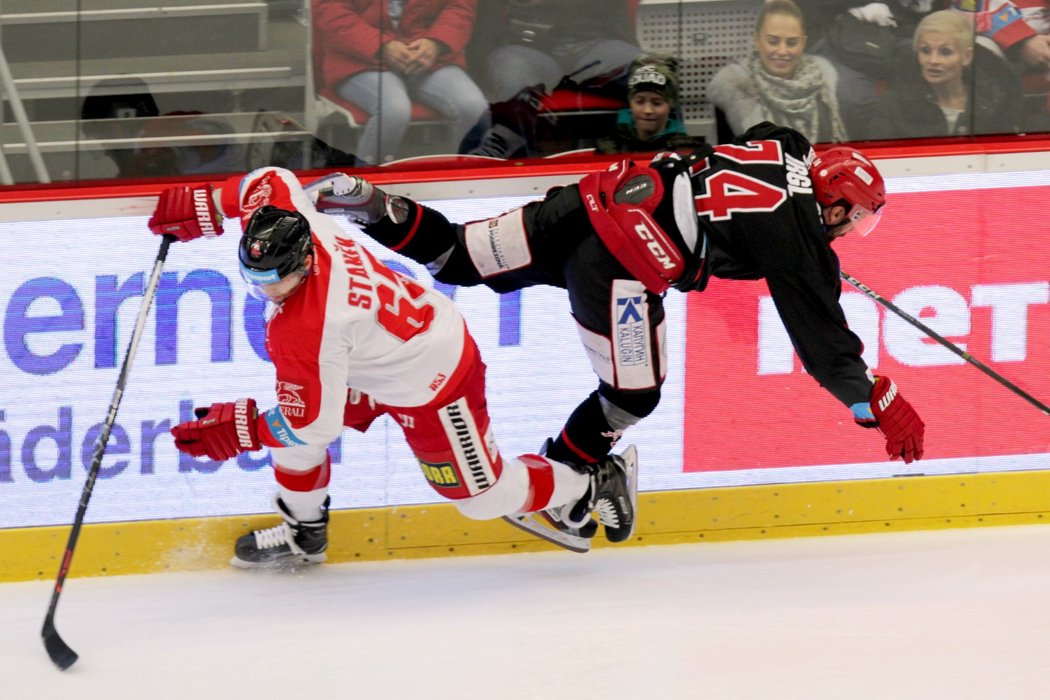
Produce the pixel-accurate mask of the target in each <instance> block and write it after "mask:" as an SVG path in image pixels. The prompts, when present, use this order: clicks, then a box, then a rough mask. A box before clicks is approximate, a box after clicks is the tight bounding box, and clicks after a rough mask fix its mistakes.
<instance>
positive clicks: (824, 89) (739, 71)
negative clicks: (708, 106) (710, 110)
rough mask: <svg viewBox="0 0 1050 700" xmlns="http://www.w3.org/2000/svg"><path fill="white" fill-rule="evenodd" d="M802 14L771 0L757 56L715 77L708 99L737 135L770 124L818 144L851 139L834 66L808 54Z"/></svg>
mask: <svg viewBox="0 0 1050 700" xmlns="http://www.w3.org/2000/svg"><path fill="white" fill-rule="evenodd" d="M805 50H806V33H805V29H804V26H803V21H802V12H801V10H799V8H798V5H796V4H795V3H794V1H793V0H768V2H766V4H765V5H764V6H763V7H762V11H761V12H760V13H759V16H758V22H757V24H756V29H755V52H754V53H753V54H752V55H751V56H750V57H749V58H747V59H744V60H741V61H739V62H737V63H731V64H729V65H727V66H725V67H724V68H722V69H721V70H720V71H718V73H717V74H715V77H714V78H713V79H712V80H711V84H710V85H709V86H708V88H707V96H708V99H710V100H711V102H712V103H713V104H714V105H715V107H716V108H718V109H719V110H721V111H722V113H723V114H724V115H725V119H726V121H727V122H728V126H729V128H730V130H732V132H733V133H734V134H741V133H743V132H744V131H746V130H747V129H748V127H751V126H753V125H755V124H758V123H760V122H763V121H770V122H773V123H775V124H779V125H781V126H789V127H791V128H793V129H796V130H798V131H800V132H802V134H803V135H804V136H805V137H806V138H807V139H809V140H810V141H812V142H814V143H828V142H833V141H845V140H847V138H848V137H847V135H846V129H845V127H844V126H843V124H842V117H841V116H840V114H839V106H838V100H837V98H836V97H835V94H836V92H835V89H836V83H837V82H838V77H837V75H836V73H835V69H834V68H832V66H831V64H830V63H829V62H828V61H827V60H825V59H823V58H821V57H819V56H811V55H809V54H807V53H805Z"/></svg>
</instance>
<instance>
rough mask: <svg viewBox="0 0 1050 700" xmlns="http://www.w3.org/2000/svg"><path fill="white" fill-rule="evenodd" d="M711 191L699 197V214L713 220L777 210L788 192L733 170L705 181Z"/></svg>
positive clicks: (697, 205)
mask: <svg viewBox="0 0 1050 700" xmlns="http://www.w3.org/2000/svg"><path fill="white" fill-rule="evenodd" d="M704 184H705V185H706V186H707V194H702V195H699V196H698V197H696V213H697V214H698V215H699V216H707V217H710V218H711V220H712V221H721V220H723V219H728V218H730V217H731V216H732V215H733V214H734V213H735V212H746V211H752V212H758V211H773V210H774V209H776V208H777V207H779V206H780V205H781V204H782V203H783V201H784V200H785V199H787V192H785V191H784V190H782V189H780V188H779V187H774V186H773V185H770V184H769V183H767V182H763V181H761V180H759V179H757V178H753V177H751V176H749V175H744V174H743V173H738V172H734V171H732V170H719V171H718V172H717V173H715V174H714V175H711V176H710V177H709V178H707V179H706V180H705V181H704Z"/></svg>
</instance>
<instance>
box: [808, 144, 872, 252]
mask: <svg viewBox="0 0 1050 700" xmlns="http://www.w3.org/2000/svg"><path fill="white" fill-rule="evenodd" d="M809 175H810V177H811V178H812V180H813V189H814V191H815V192H816V196H817V201H818V202H819V203H820V204H821V205H822V206H825V207H830V206H833V205H835V204H843V205H844V206H845V207H846V210H847V212H846V218H847V219H848V220H849V221H851V222H852V223H853V228H854V229H855V230H856V231H858V232H859V233H860V234H861V235H862V236H866V235H867V234H868V233H870V232H871V230H872V229H873V228H875V225H876V224H877V223H878V220H879V216H878V211H879V210H880V209H881V208H882V206H883V205H884V204H886V183H885V182H884V181H883V179H882V175H880V174H879V170H878V168H876V167H875V164H874V163H872V162H871V161H870V160H868V158H867V157H866V156H864V155H863V154H862V153H860V152H859V151H857V150H855V149H852V148H848V147H845V146H835V147H833V148H829V149H828V150H826V151H824V152H823V153H821V154H820V155H819V156H817V157H816V159H815V160H814V161H813V164H812V165H810V166H809Z"/></svg>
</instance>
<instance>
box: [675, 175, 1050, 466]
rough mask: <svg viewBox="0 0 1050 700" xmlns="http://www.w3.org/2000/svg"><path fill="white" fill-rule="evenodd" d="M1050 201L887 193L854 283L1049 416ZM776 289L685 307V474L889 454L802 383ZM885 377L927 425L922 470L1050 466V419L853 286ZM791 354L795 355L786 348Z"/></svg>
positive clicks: (723, 291) (859, 248) (993, 193)
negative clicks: (965, 461)
mask: <svg viewBox="0 0 1050 700" xmlns="http://www.w3.org/2000/svg"><path fill="white" fill-rule="evenodd" d="M1048 202H1050V187H1046V186H1039V187H1015V188H1002V189H981V190H954V191H945V192H922V193H907V194H891V195H890V197H889V203H888V205H887V206H886V208H885V210H884V211H885V213H884V215H883V218H882V223H881V224H880V225H879V227H878V228H877V229H876V230H875V231H874V232H873V233H872V234H871V235H870V236H868V237H867V238H859V237H857V236H855V235H849V236H846V237H845V238H843V239H840V240H839V241H837V242H836V243H835V247H836V250H837V252H838V254H839V257H840V259H841V260H842V267H843V269H844V270H845V271H846V272H848V273H849V274H851V275H853V276H855V277H857V278H858V279H860V280H861V281H862V282H864V283H865V284H867V285H868V286H870V287H871V288H872V289H874V290H875V291H876V292H878V293H879V294H880V295H882V296H883V297H885V298H886V299H888V300H890V301H892V302H894V303H895V304H897V306H899V307H901V308H902V309H903V310H905V311H907V312H908V313H910V314H911V315H912V316H915V317H916V318H918V319H920V320H921V321H922V322H923V323H925V324H927V325H928V326H930V327H931V328H932V329H933V330H935V331H936V332H938V333H939V334H941V335H942V336H944V337H945V338H947V339H948V340H950V341H952V342H953V343H956V344H958V345H960V346H961V347H962V348H963V349H964V350H966V351H967V352H969V353H971V354H972V355H973V356H974V357H976V358H978V359H980V360H981V361H982V362H984V363H985V364H987V365H988V366H989V367H991V368H992V369H994V370H995V371H996V372H998V373H1000V374H1001V375H1003V376H1004V377H1006V378H1007V379H1009V380H1010V381H1012V382H1014V383H1015V384H1017V385H1018V386H1020V387H1022V388H1023V389H1024V390H1025V391H1027V392H1028V393H1030V394H1032V395H1034V396H1035V397H1036V398H1037V399H1039V400H1040V401H1042V402H1043V403H1047V402H1050V225H1048V224H1047V223H1046V220H1047V219H1046V217H1047V203H1048ZM767 297H768V291H767V290H766V287H765V284H764V282H761V281H759V282H738V281H730V280H712V282H711V285H710V287H709V288H708V290H707V291H705V292H703V293H702V294H691V295H690V299H689V301H688V333H687V340H686V347H687V351H686V355H687V360H686V372H685V374H686V388H685V391H686V397H685V430H684V433H685V435H684V453H685V454H684V460H683V465H684V466H683V469H684V471H686V472H691V471H715V470H733V469H754V468H768V467H789V466H809V465H834V464H856V463H863V462H880V461H883V460H884V459H885V458H886V457H885V453H884V447H883V445H884V442H883V440H882V439H881V437H880V436H879V435H878V434H877V433H875V432H874V431H866V430H862V429H861V428H858V427H856V426H855V425H854V424H853V420H852V416H851V414H850V411H849V409H848V408H846V407H845V406H843V405H841V404H840V403H839V402H838V401H837V400H836V399H835V398H833V397H832V396H831V395H830V394H829V393H828V392H826V391H825V390H823V389H822V388H821V387H820V386H819V385H818V384H817V383H816V382H815V381H814V380H813V379H812V378H811V377H809V376H808V375H807V374H806V373H805V372H803V371H802V369H801V366H800V365H799V363H798V360H797V358H794V356H793V353H792V352H791V351H790V346H786V334H784V331H783V327H782V326H779V321H778V320H777V319H776V314H775V312H771V308H772V307H771V305H769V300H768V298H767ZM843 307H844V308H845V309H846V312H847V318H849V322H850V327H851V328H852V329H853V330H854V332H856V333H857V334H858V335H860V336H861V338H862V340H864V343H865V347H866V355H865V358H866V359H867V360H868V362H869V365H873V366H874V367H875V372H876V373H879V374H886V375H888V376H889V377H891V378H893V379H894V380H895V381H896V382H897V385H898V386H899V387H900V389H901V392H902V393H903V395H904V396H905V397H907V399H908V400H909V401H911V402H912V404H913V405H914V406H915V407H916V409H917V410H918V411H919V413H920V415H921V416H922V417H923V420H924V421H925V422H926V455H925V459H938V458H960V457H986V456H997V455H1023V454H1038V453H1048V452H1050V416H1047V415H1045V414H1043V413H1041V412H1040V411H1039V410H1038V409H1037V408H1035V407H1034V406H1032V405H1031V404H1029V403H1027V402H1026V401H1024V400H1023V399H1022V398H1020V397H1019V396H1017V395H1016V394H1014V393H1013V392H1011V391H1009V390H1008V389H1006V388H1005V387H1003V386H1002V385H1000V384H999V383H998V382H996V381H994V380H993V379H992V378H990V377H989V376H987V375H986V374H984V373H983V372H981V371H980V370H978V369H977V368H976V367H974V366H972V365H970V364H969V363H966V362H965V361H963V360H962V358H960V357H958V356H956V355H954V354H952V353H951V352H950V351H948V350H947V349H945V348H943V347H942V346H940V345H938V344H937V343H935V342H934V341H933V340H931V339H929V338H928V337H924V335H923V334H922V333H921V332H920V331H918V330H916V329H915V328H914V327H912V326H910V325H908V324H907V323H905V322H904V321H902V320H901V319H900V318H899V317H897V316H896V315H895V314H893V313H892V312H889V311H888V310H886V309H885V308H883V307H882V306H879V305H877V304H876V303H875V302H874V301H873V300H871V299H870V298H869V297H867V296H866V295H863V294H861V293H860V292H857V291H856V290H854V289H853V288H852V287H850V286H849V285H844V288H843ZM785 346H786V347H785Z"/></svg>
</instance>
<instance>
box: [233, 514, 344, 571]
mask: <svg viewBox="0 0 1050 700" xmlns="http://www.w3.org/2000/svg"><path fill="white" fill-rule="evenodd" d="M331 500H332V499H331V498H326V499H324V503H323V504H322V505H321V517H320V519H318V520H304V521H299V520H296V519H295V516H293V515H292V514H291V513H290V512H289V511H288V507H287V506H285V505H284V501H282V500H281V499H280V497H277V498H275V499H274V504H275V505H276V507H277V510H278V512H280V514H281V517H282V518H284V522H282V523H281V524H280V525H277V526H276V527H271V528H267V529H265V530H255V531H254V532H249V533H248V534H247V535H243V536H241V537H240V538H238V540H237V545H236V547H235V548H234V555H233V559H231V560H230V564H232V565H233V566H236V567H238V568H241V569H289V568H293V569H294V568H297V567H299V566H302V565H304V564H320V563H321V562H323V561H324V560H325V559H327V558H328V555H327V554H325V550H327V549H328V504H329V503H330V502H331Z"/></svg>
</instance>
